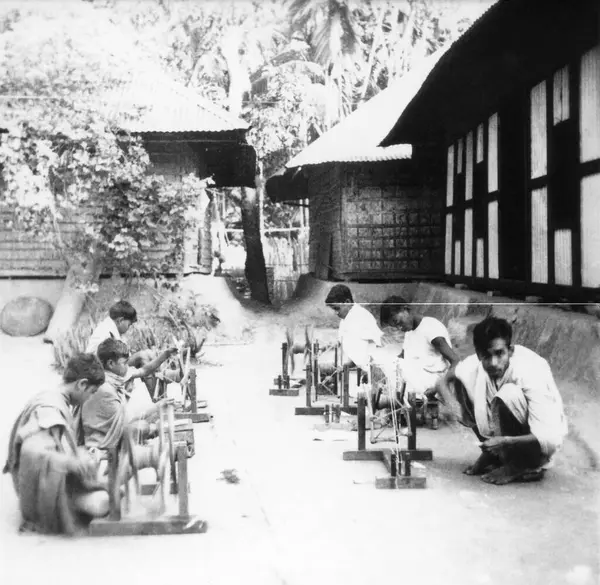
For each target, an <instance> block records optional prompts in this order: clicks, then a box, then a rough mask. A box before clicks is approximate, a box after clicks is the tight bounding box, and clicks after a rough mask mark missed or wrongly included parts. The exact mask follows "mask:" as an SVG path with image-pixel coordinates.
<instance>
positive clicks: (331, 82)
mask: <svg viewBox="0 0 600 585" xmlns="http://www.w3.org/2000/svg"><path fill="white" fill-rule="evenodd" d="M286 7H287V10H288V20H289V23H290V29H291V32H292V35H297V36H299V37H300V38H303V40H305V41H306V42H307V43H308V45H309V47H310V53H311V54H310V60H311V61H313V62H314V63H317V64H319V65H320V66H321V67H322V69H323V72H324V74H325V80H324V85H325V88H326V91H325V95H330V96H331V95H333V96H335V98H334V99H335V103H334V104H333V108H328V112H329V116H328V117H329V119H328V120H326V123H325V126H326V128H328V127H329V126H331V125H332V124H333V123H335V122H336V121H338V120H339V119H341V118H343V117H344V116H346V115H348V114H349V113H350V112H351V111H352V109H353V108H352V106H353V95H354V87H355V84H356V82H357V80H358V75H359V73H360V69H361V61H362V44H361V39H360V36H359V31H358V28H357V14H359V13H360V11H361V9H362V5H361V3H360V2H357V1H356V0H288V2H287V3H286Z"/></svg>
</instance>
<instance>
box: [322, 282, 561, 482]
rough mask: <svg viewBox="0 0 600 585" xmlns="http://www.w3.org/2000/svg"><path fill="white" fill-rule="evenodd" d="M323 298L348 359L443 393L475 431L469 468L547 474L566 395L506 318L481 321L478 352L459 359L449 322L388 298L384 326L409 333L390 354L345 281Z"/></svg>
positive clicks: (516, 476) (500, 474) (421, 389)
mask: <svg viewBox="0 0 600 585" xmlns="http://www.w3.org/2000/svg"><path fill="white" fill-rule="evenodd" d="M325 303H326V304H327V306H329V307H330V308H331V309H332V310H333V311H334V312H335V313H336V314H337V315H338V317H339V318H340V319H341V322H340V326H339V341H340V343H341V347H342V353H343V355H344V356H345V357H346V360H347V362H348V363H350V364H353V365H355V366H357V367H359V368H361V369H362V370H364V371H366V372H370V371H372V370H373V369H374V368H379V369H381V370H383V372H384V373H385V374H386V375H387V378H388V379H389V380H390V381H391V380H393V381H394V383H393V384H390V386H394V387H397V386H398V385H402V386H403V388H404V392H405V393H408V392H412V393H414V394H415V395H416V396H421V397H422V398H423V399H424V400H427V399H432V398H435V397H437V398H439V399H440V401H441V402H442V403H443V404H445V405H447V406H448V407H449V408H450V409H451V411H453V414H454V416H455V417H456V418H457V419H458V420H459V422H461V423H462V424H464V425H465V426H467V427H469V428H471V429H473V431H474V432H475V434H476V435H477V438H478V439H479V441H480V448H481V455H480V457H479V458H478V459H477V461H476V462H475V463H474V464H473V465H471V466H470V467H468V468H467V469H466V470H465V473H467V474H468V475H480V476H481V478H482V479H483V481H485V482H487V483H491V484H496V485H503V484H507V483H510V482H514V481H537V480H540V479H542V477H543V475H544V472H545V470H546V469H547V468H548V467H550V465H551V462H552V458H553V455H554V454H555V453H556V451H557V449H559V447H560V446H561V444H562V442H563V440H564V437H565V436H566V433H567V422H566V418H565V415H564V410H563V404H562V399H561V396H560V393H559V391H558V388H557V386H556V383H555V381H554V378H553V376H552V371H551V370H550V366H549V365H548V362H547V361H546V360H545V359H543V358H542V357H541V356H539V355H538V354H536V353H535V352H533V351H531V350H530V349H527V348H525V347H523V346H521V345H514V344H513V331H512V327H511V325H510V324H509V323H508V322H507V321H506V320H504V319H499V318H496V317H487V318H485V319H483V320H482V321H481V322H480V323H478V324H477V325H476V326H475V328H474V331H473V345H474V347H475V354H474V355H471V356H469V357H467V358H466V359H464V360H462V361H461V360H459V358H458V356H457V354H456V353H455V351H454V350H453V349H452V344H451V340H450V335H449V334H448V330H447V328H446V327H445V326H444V324H443V323H441V322H440V321H439V320H437V319H434V318H433V317H427V316H423V315H422V314H419V313H417V312H415V311H413V309H412V307H411V305H410V304H409V303H407V302H406V301H405V300H404V299H403V298H401V297H399V296H392V297H389V298H387V299H386V300H385V301H384V302H383V303H382V304H381V309H380V321H381V325H382V326H392V327H398V328H400V329H401V330H402V331H403V332H404V342H403V349H402V353H401V354H400V355H399V356H397V357H396V356H394V359H393V360H390V359H389V354H387V355H384V354H383V353H382V351H381V346H382V336H383V332H382V331H381V329H380V328H379V326H378V325H377V322H376V319H375V317H374V316H373V314H372V313H371V312H369V311H368V310H367V309H365V308H364V307H362V306H361V305H360V304H357V303H355V302H354V300H353V297H352V293H351V291H350V289H349V288H348V287H347V286H346V285H343V284H338V285H335V286H333V287H332V288H331V290H330V291H329V294H328V295H327V298H326V299H325ZM398 378H400V379H399V380H398Z"/></svg>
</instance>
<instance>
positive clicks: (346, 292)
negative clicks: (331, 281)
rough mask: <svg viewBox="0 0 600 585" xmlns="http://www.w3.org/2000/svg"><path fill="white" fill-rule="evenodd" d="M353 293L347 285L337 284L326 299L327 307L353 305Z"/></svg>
mask: <svg viewBox="0 0 600 585" xmlns="http://www.w3.org/2000/svg"><path fill="white" fill-rule="evenodd" d="M353 302H354V299H353V298H352V293H351V292H350V289H349V288H348V287H347V286H346V285H345V284H336V285H335V286H332V287H331V290H330V291H329V294H328V295H327V298H326V299H325V304H326V305H339V304H342V303H353Z"/></svg>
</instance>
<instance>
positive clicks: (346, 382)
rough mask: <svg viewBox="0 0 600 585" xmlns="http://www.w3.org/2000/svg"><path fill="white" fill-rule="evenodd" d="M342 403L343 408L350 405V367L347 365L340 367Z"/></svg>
mask: <svg viewBox="0 0 600 585" xmlns="http://www.w3.org/2000/svg"><path fill="white" fill-rule="evenodd" d="M342 405H343V407H344V409H348V408H349V406H350V368H349V367H348V366H347V365H345V366H344V367H343V369H342Z"/></svg>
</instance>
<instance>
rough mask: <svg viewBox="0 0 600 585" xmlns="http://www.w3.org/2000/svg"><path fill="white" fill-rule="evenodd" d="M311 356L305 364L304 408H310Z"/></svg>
mask: <svg viewBox="0 0 600 585" xmlns="http://www.w3.org/2000/svg"><path fill="white" fill-rule="evenodd" d="M311 362H312V356H311V359H310V360H309V361H308V364H306V408H310V407H311V406H312V405H311V394H312V381H313V380H312V375H313V374H312V367H311V366H312V364H311Z"/></svg>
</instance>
